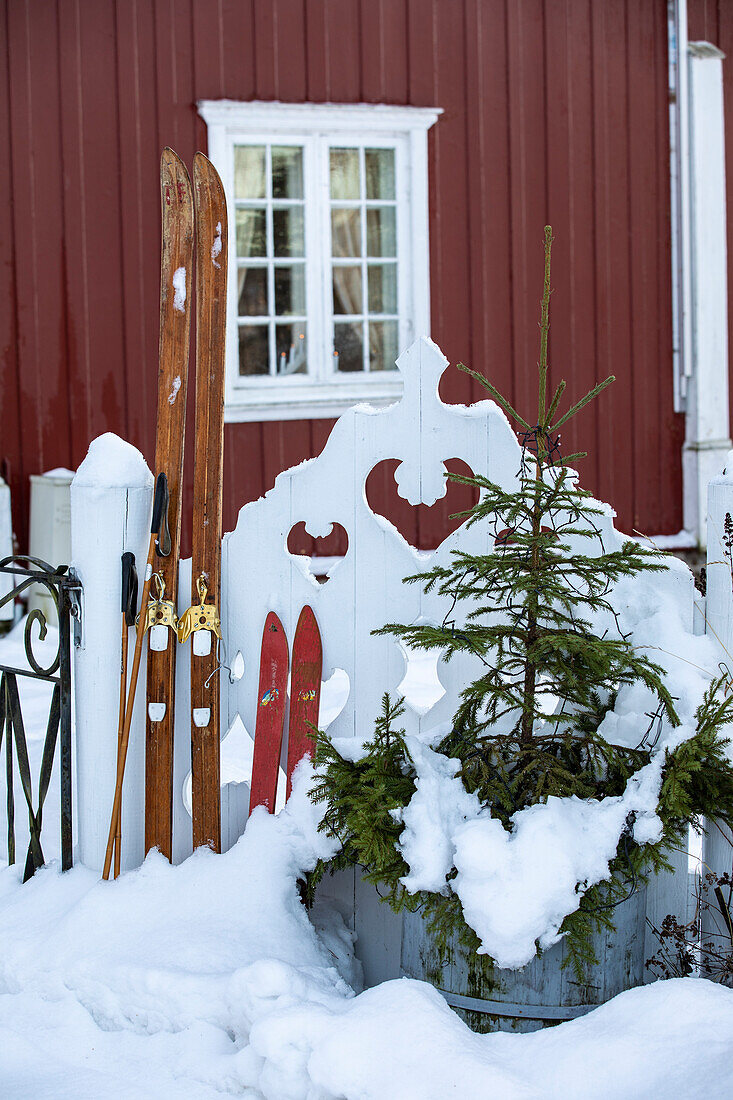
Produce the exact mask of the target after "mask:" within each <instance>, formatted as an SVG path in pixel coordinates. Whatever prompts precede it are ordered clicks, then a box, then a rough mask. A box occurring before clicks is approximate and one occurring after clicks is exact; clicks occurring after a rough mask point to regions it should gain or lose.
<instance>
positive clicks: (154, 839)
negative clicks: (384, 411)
mask: <svg viewBox="0 0 733 1100" xmlns="http://www.w3.org/2000/svg"><path fill="white" fill-rule="evenodd" d="M160 192H161V210H162V221H163V241H162V250H161V269H160V344H159V368H158V421H157V429H156V436H155V470H156V474H158V473H161V472H164V473H165V474H166V475H167V479H168V491H169V494H170V503H169V510H168V530H169V532H170V539H167V538H165V539H164V538H160V539H158V541H157V549H156V554H155V558H154V560H153V563H152V569H153V573H154V576H153V587H152V593H153V597H154V598H153V600H152V601H151V603H150V604H149V605H148V606H147V608H146V606H145V605H143V607H142V608H141V623H140V630H141V631H142V630H143V629H144V627H145V626H146V625H150V627H151V630H150V634H149V635H148V674H147V714H146V736H145V850H146V851H148V850H149V849H150V848H153V847H158V848H160V850H161V852H162V853H163V855H165V856H167V858H168V859H170V858H171V849H172V832H173V826H172V817H173V814H172V806H173V719H174V707H175V671H176V646H175V642H176V635H175V623H176V592H177V585H178V547H179V539H180V532H181V483H182V478H183V444H184V436H185V426H186V421H185V418H186V387H187V380H188V347H189V335H190V324H191V314H190V305H191V270H192V266H193V197H192V193H191V183H190V180H189V178H188V172H187V171H186V167H185V165H184V164H183V161H182V160H181V159H180V158H179V157H178V156H177V155H176V154H175V153H174V152H173V150H172V149H165V150H164V151H163V155H162V157H161V161H160ZM156 574H157V575H156ZM149 580H150V578H148V577H146V581H148V583H149Z"/></svg>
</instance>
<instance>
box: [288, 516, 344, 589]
mask: <svg viewBox="0 0 733 1100" xmlns="http://www.w3.org/2000/svg"><path fill="white" fill-rule="evenodd" d="M287 548H288V553H289V554H293V555H295V556H296V557H301V558H306V559H308V560H307V569H308V572H309V573H310V575H311V577H312V578H313V579H314V580H316V581H318V583H319V584H325V583H326V581H327V580H328V571H329V569H330V568H331V567H332V566H333V565H334V564H335V561H334V559H337V560H338V559H340V558H343V557H344V556H345V554H346V551H347V550H348V548H349V536H348V535H347V534H346V530H345V529H344V528H343V527H342V526H341V524H340V523H334V524H333V525H332V527H331V530H330V532H329V534H327V535H324V536H323V537H322V538H316V537H314V536H313V535H310V534H309V533H308V531H307V530H306V527H305V523H304V522H302V521H301V522H300V523H296V524H295V525H294V526H293V527H291V529H290V533H289V534H288V539H287ZM304 564H306V563H304Z"/></svg>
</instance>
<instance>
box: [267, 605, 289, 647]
mask: <svg viewBox="0 0 733 1100" xmlns="http://www.w3.org/2000/svg"><path fill="white" fill-rule="evenodd" d="M273 641H276V642H277V643H278V644H279V645H280V646H281V647H282V648H283V649H284V652H285V655H286V656H287V654H288V636H287V634H286V633H285V629H284V627H283V624H282V623H281V622H280V619H279V617H278V616H277V615H276V614H275V612H274V611H269V612H268V614H267V618H266V619H265V625H264V627H263V628H262V645H263V646H264V645H265V643H266V642H269V643H270V644H272V642H273Z"/></svg>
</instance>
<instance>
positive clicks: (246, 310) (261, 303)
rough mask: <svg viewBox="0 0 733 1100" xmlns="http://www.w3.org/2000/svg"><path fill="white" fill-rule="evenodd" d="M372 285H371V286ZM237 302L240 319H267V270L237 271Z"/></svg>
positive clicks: (252, 268)
mask: <svg viewBox="0 0 733 1100" xmlns="http://www.w3.org/2000/svg"><path fill="white" fill-rule="evenodd" d="M370 285H371V284H370ZM237 301H238V302H239V307H238V309H239V315H240V317H266V316H267V314H268V312H269V310H268V308H267V268H266V267H240V268H239V270H238V271H237Z"/></svg>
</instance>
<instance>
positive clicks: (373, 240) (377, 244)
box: [367, 206, 397, 256]
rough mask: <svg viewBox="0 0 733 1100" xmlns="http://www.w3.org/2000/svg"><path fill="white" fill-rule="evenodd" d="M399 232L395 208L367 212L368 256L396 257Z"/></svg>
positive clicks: (386, 207) (375, 209)
mask: <svg viewBox="0 0 733 1100" xmlns="http://www.w3.org/2000/svg"><path fill="white" fill-rule="evenodd" d="M396 255H397V230H396V224H395V208H394V206H377V207H376V208H374V209H372V210H367V256H396Z"/></svg>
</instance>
